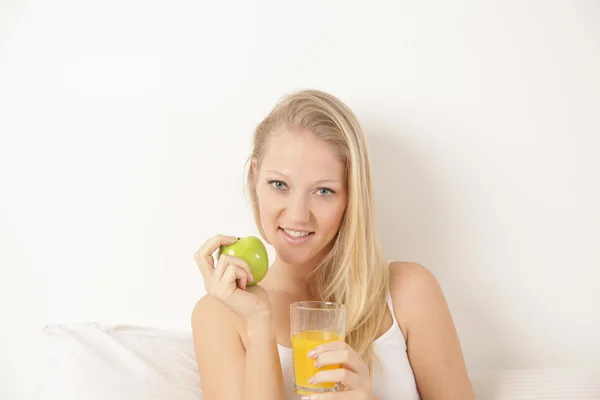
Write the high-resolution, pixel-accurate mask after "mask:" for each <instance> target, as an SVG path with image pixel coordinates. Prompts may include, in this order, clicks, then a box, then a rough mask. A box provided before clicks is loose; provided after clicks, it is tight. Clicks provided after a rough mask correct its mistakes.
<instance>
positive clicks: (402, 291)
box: [389, 261, 446, 339]
mask: <svg viewBox="0 0 600 400" xmlns="http://www.w3.org/2000/svg"><path fill="white" fill-rule="evenodd" d="M389 268H390V271H389V273H390V295H391V298H392V303H393V305H394V310H395V311H394V314H395V315H396V319H397V320H398V323H399V324H400V326H401V327H402V328H403V329H402V330H403V332H405V336H406V334H407V333H408V332H409V331H410V328H411V325H413V323H414V322H415V321H416V319H417V318H420V317H422V316H423V314H422V313H424V312H425V313H428V314H429V315H431V312H432V311H435V310H436V309H438V308H440V307H445V306H446V303H445V300H444V298H443V293H442V288H441V287H440V284H439V282H438V280H437V278H436V277H435V275H434V274H433V273H432V272H431V271H430V270H428V269H427V268H426V267H424V266H423V265H421V264H418V263H415V262H403V261H394V262H392V263H390V266H389ZM407 339H408V338H407Z"/></svg>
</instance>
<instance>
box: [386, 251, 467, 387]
mask: <svg viewBox="0 0 600 400" xmlns="http://www.w3.org/2000/svg"><path fill="white" fill-rule="evenodd" d="M390 294H391V297H392V302H393V305H394V314H395V315H396V319H397V320H398V324H399V325H400V328H401V329H402V331H403V333H404V338H405V340H406V344H407V353H408V355H409V360H410V364H411V367H412V369H413V371H414V374H415V378H416V382H417V385H418V387H419V393H420V394H421V396H422V397H423V398H428V399H474V396H473V389H472V386H471V382H470V381H469V377H468V374H467V370H466V367H465V362H464V358H463V354H462V348H461V344H460V340H459V337H458V333H457V331H456V327H455V326H454V321H453V319H452V316H451V314H450V309H449V307H448V304H447V302H446V299H445V297H444V295H443V293H442V289H441V287H440V285H439V283H438V281H437V279H436V277H435V276H434V275H433V273H431V271H429V270H428V269H427V268H425V267H424V266H422V265H420V264H417V263H412V262H395V263H392V264H390Z"/></svg>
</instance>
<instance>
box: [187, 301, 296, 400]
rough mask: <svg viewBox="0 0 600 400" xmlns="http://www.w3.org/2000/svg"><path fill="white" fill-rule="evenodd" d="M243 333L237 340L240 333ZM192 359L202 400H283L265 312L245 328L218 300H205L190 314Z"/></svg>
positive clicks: (250, 321)
mask: <svg viewBox="0 0 600 400" xmlns="http://www.w3.org/2000/svg"><path fill="white" fill-rule="evenodd" d="M242 329H243V330H246V332H247V338H246V340H245V342H243V341H242V339H241V336H240V330H242ZM192 331H193V334H194V346H195V351H196V361H197V363H198V369H199V372H200V379H201V383H202V390H203V392H204V396H205V399H206V400H221V399H223V400H258V399H260V400H281V399H283V398H285V394H284V390H283V376H282V372H281V364H280V361H279V353H278V350H277V341H276V339H275V332H274V330H273V326H272V323H271V319H270V315H269V314H268V313H262V314H258V315H256V316H254V317H252V318H251V319H249V320H248V321H247V322H246V323H245V324H244V323H243V322H242V320H241V319H240V318H239V317H237V315H235V314H234V313H233V312H231V311H230V310H229V309H228V308H227V307H226V306H225V305H224V304H222V303H221V302H220V301H219V300H217V299H214V298H212V297H211V296H205V297H203V298H202V299H201V300H199V301H198V303H197V304H196V306H195V307H194V310H193V312H192Z"/></svg>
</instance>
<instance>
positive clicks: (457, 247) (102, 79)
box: [0, 0, 600, 399]
mask: <svg viewBox="0 0 600 400" xmlns="http://www.w3.org/2000/svg"><path fill="white" fill-rule="evenodd" d="M599 27H600V5H599V3H598V2H595V1H568V0H564V1H545V0H536V1H495V2H490V1H483V2H482V1H477V0H472V1H465V0H463V1H455V2H446V1H442V0H439V1H431V0H430V1H398V2H392V1H389V2H382V1H373V0H371V1H357V2H350V1H326V0H325V1H294V2H282V1H258V2H256V1H255V2H246V1H235V2H231V1H190V0H186V1H170V2H154V1H141V0H118V1H116V0H112V1H94V2H92V1H79V0H78V1H75V0H72V1H65V0H59V1H54V2H44V1H39V0H34V1H16V0H13V1H6V0H5V1H3V2H1V3H0V133H1V138H2V141H1V145H0V171H1V174H2V179H1V187H2V194H1V196H0V205H1V208H0V240H1V245H0V252H1V256H0V257H1V258H0V268H1V269H0V318H1V319H0V321H1V322H0V323H1V328H2V329H1V330H0V335H1V336H0V339H1V340H0V398H6V399H26V398H29V393H31V390H32V388H33V386H32V385H31V384H32V382H33V380H34V379H35V373H36V367H37V365H36V362H37V358H38V350H39V337H40V332H41V329H42V328H43V327H44V325H46V324H49V323H67V322H83V321H100V322H103V323H125V324H139V325H145V326H153V327H162V328H167V329H176V330H189V329H190V326H189V316H190V312H191V309H192V307H193V305H194V303H195V301H196V300H197V299H198V298H199V297H200V296H202V294H203V284H202V280H201V275H200V273H199V272H198V271H197V269H196V265H195V263H194V260H193V253H194V252H195V251H196V250H197V248H198V247H199V246H200V245H201V244H202V243H203V242H204V241H205V240H206V239H207V238H209V237H211V236H213V235H214V234H217V233H225V234H231V235H238V236H242V235H250V234H256V229H255V227H254V225H253V220H252V216H251V212H250V207H249V205H248V202H247V201H246V198H245V196H244V192H243V184H244V167H245V162H246V158H247V156H248V154H249V151H250V140H251V135H252V132H253V129H254V127H255V126H256V124H257V123H259V121H260V120H261V119H262V118H263V117H264V116H265V115H266V114H267V113H268V111H269V110H270V109H271V107H273V106H274V104H275V103H276V101H277V100H278V99H279V98H280V97H281V96H283V95H284V94H286V93H290V92H292V91H294V90H297V89H302V88H316V89H321V90H326V91H329V92H331V93H333V94H334V95H336V96H338V97H340V98H341V99H342V100H343V101H345V102H346V103H347V104H348V105H349V106H350V107H352V108H353V109H354V111H355V112H356V113H357V115H358V116H359V118H360V120H361V121H362V123H363V125H364V128H365V132H366V134H367V137H368V141H369V146H370V151H371V154H372V159H373V169H374V179H375V185H376V196H377V205H378V209H377V213H378V214H377V219H378V222H379V225H380V229H381V234H382V237H383V243H384V245H385V250H386V254H387V256H388V257H389V258H390V259H396V260H403V261H415V262H419V263H421V264H423V265H424V266H426V267H427V268H429V269H430V270H431V271H433V272H434V273H435V275H436V276H437V278H438V279H439V281H440V283H441V285H442V287H443V289H444V292H445V294H446V296H447V300H448V302H449V304H450V307H451V310H452V312H453V316H454V318H455V322H456V326H457V329H458V331H459V334H460V337H461V340H462V344H463V348H464V353H465V357H466V360H467V364H468V367H469V369H470V370H471V371H476V370H482V369H497V368H537V367H589V366H593V365H594V363H596V364H597V363H598V362H599V361H598V360H600V342H599V341H598V332H599V331H600V312H599V311H598V305H600V290H598V284H599V283H598V282H599V281H600V273H599V272H598V269H599V267H600V255H599V250H598V249H599V247H600V245H599V244H600V238H599V234H600V232H599V229H600V228H599V226H600V217H599V215H600V198H599V194H598V190H599V185H600V163H599V161H598V156H599V154H600V139H599V137H598V136H599V132H600V99H599V93H600V73H599V72H598V71H600V28H599Z"/></svg>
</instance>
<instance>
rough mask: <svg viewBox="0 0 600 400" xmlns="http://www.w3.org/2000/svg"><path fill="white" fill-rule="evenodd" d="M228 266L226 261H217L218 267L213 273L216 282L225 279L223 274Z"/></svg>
mask: <svg viewBox="0 0 600 400" xmlns="http://www.w3.org/2000/svg"><path fill="white" fill-rule="evenodd" d="M228 266H229V264H228V263H226V262H219V263H217V267H216V268H215V274H214V275H213V280H214V281H215V282H220V281H221V280H222V279H223V274H224V273H225V270H226V269H227V267H228Z"/></svg>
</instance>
